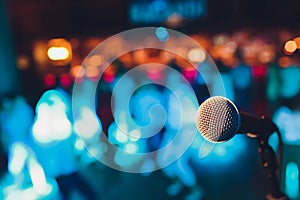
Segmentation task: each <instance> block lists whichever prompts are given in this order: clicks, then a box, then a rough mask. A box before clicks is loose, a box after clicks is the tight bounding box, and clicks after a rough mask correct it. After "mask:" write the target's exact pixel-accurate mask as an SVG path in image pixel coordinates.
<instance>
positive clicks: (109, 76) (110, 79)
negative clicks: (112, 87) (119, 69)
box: [103, 72, 115, 83]
mask: <svg viewBox="0 0 300 200" xmlns="http://www.w3.org/2000/svg"><path fill="white" fill-rule="evenodd" d="M103 79H104V81H105V82H106V83H112V82H113V81H114V80H115V74H114V73H112V72H106V73H104V74H103Z"/></svg>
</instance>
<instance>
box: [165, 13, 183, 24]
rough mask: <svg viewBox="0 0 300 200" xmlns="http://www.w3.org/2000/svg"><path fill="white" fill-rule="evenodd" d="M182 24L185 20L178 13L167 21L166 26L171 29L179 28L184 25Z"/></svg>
mask: <svg viewBox="0 0 300 200" xmlns="http://www.w3.org/2000/svg"><path fill="white" fill-rule="evenodd" d="M182 22H183V18H182V16H181V15H179V14H178V13H173V14H172V15H170V16H169V17H168V18H167V20H166V24H167V25H168V26H170V27H178V26H180V25H181V24H182Z"/></svg>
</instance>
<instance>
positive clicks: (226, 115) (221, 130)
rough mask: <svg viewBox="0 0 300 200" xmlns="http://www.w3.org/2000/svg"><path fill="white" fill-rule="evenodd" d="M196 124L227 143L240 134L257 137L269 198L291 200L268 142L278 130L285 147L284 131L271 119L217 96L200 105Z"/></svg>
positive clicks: (210, 137)
mask: <svg viewBox="0 0 300 200" xmlns="http://www.w3.org/2000/svg"><path fill="white" fill-rule="evenodd" d="M196 124H197V129H198V130H199V132H200V133H201V134H202V135H203V136H204V138H206V139H207V140H209V141H211V142H224V141H227V140H229V139H231V138H232V137H233V136H234V135H235V134H238V133H246V134H247V135H248V136H249V137H252V138H255V139H256V140H257V142H258V145H259V149H258V152H259V156H260V160H261V163H262V166H263V168H264V169H265V172H266V174H267V179H268V194H267V196H266V199H268V200H275V199H277V200H286V199H288V198H287V196H286V195H285V194H283V193H282V192H281V191H280V184H279V181H278V177H277V173H276V171H277V169H278V164H277V159H276V155H275V152H274V150H273V149H272V147H271V146H270V145H269V144H268V139H269V137H270V135H271V134H273V133H274V132H276V133H277V134H278V137H279V142H280V147H281V146H282V140H281V134H280V133H279V130H278V128H277V126H276V125H275V124H274V123H273V121H272V120H271V119H270V118H268V117H266V116H261V117H256V116H252V115H249V114H247V113H240V112H239V111H238V109H237V108H236V106H235V105H234V103H233V102H232V101H230V100H229V99H227V98H225V97H221V96H215V97H211V98H209V99H207V100H206V101H204V102H203V103H202V104H201V105H200V107H199V109H198V113H197V121H196ZM280 147H279V148H280ZM280 162H281V159H280Z"/></svg>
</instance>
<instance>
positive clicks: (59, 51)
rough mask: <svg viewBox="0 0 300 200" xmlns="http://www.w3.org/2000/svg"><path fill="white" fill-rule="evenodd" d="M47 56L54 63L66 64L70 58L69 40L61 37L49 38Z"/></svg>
mask: <svg viewBox="0 0 300 200" xmlns="http://www.w3.org/2000/svg"><path fill="white" fill-rule="evenodd" d="M47 56H48V58H49V59H50V60H51V61H52V62H53V64H54V65H66V64H68V63H69V62H70V61H71V59H72V49H71V44H70V42H68V41H67V40H66V39H63V38H58V39H52V40H49V42H48V50H47Z"/></svg>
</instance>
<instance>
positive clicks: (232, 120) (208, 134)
mask: <svg viewBox="0 0 300 200" xmlns="http://www.w3.org/2000/svg"><path fill="white" fill-rule="evenodd" d="M196 124H197V129H198V130H199V131H200V133H201V134H202V135H203V137H204V138H206V139H207V140H209V141H212V142H222V141H226V140H229V139H231V138H232V137H233V136H234V135H235V134H236V132H237V131H238V130H239V128H240V114H239V112H238V109H237V108H236V106H235V105H234V104H233V102H232V101H230V100H229V99H227V98H225V97H221V96H215V97H211V98H209V99H207V100H205V101H204V102H203V103H202V104H201V105H200V107H199V109H198V113H197V122H196Z"/></svg>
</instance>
